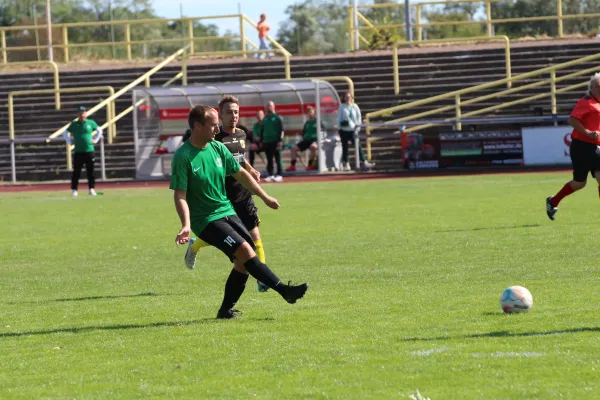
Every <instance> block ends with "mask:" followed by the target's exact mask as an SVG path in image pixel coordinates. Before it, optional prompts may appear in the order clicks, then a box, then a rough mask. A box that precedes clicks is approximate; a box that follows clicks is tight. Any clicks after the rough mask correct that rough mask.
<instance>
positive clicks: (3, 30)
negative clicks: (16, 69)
mask: <svg viewBox="0 0 600 400" xmlns="http://www.w3.org/2000/svg"><path fill="white" fill-rule="evenodd" d="M226 18H237V19H239V23H240V34H239V35H228V36H203V37H194V22H195V21H200V20H207V19H226ZM171 22H176V23H181V24H182V25H184V26H185V25H187V36H185V37H181V38H171V39H148V40H131V28H132V26H136V25H148V24H167V23H171ZM244 22H248V23H250V25H251V26H252V27H253V28H254V29H257V26H256V24H255V23H254V22H253V21H252V20H251V19H250V18H248V17H247V16H246V15H244V14H231V15H216V16H208V17H185V18H151V19H148V18H147V19H134V20H117V21H95V22H77V23H63V24H52V27H53V28H55V29H60V30H61V32H62V34H61V36H62V43H56V44H53V48H58V49H63V54H64V61H65V62H69V59H70V54H69V50H70V49H74V48H92V47H104V46H111V47H116V46H121V47H126V49H127V59H128V60H132V46H133V45H140V44H173V43H183V44H187V45H189V46H190V48H189V54H190V55H193V54H195V43H197V42H198V41H201V42H204V41H207V40H208V41H214V40H221V39H240V47H241V52H242V53H241V54H242V55H243V56H244V57H246V52H245V51H246V42H247V35H246V31H245V27H244ZM101 26H124V28H125V33H124V40H120V41H114V40H113V41H109V42H88V43H69V29H70V28H71V29H72V28H77V29H81V28H88V27H101ZM46 27H47V26H46V25H21V26H7V27H0V51H1V52H2V62H3V64H7V63H8V56H7V52H9V51H28V50H37V51H39V50H45V49H46V46H43V45H35V46H33V45H32V46H10V47H8V46H7V45H6V37H7V32H12V31H32V30H39V29H46ZM268 39H269V40H270V41H271V43H272V44H273V46H274V47H275V48H276V49H279V50H280V52H281V53H287V55H288V56H291V53H290V52H288V51H287V50H286V49H285V48H284V47H283V46H282V45H281V44H280V43H279V42H277V41H276V40H275V39H273V38H272V37H270V36H269V37H268ZM38 57H39V56H38Z"/></svg>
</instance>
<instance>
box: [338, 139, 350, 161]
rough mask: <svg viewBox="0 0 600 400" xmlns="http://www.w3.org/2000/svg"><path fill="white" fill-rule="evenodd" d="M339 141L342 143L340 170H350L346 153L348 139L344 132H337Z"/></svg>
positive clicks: (348, 154) (348, 155) (348, 156)
mask: <svg viewBox="0 0 600 400" xmlns="http://www.w3.org/2000/svg"><path fill="white" fill-rule="evenodd" d="M339 134H340V140H341V142H342V169H344V170H346V171H349V170H350V153H349V152H348V142H349V141H350V140H349V137H348V133H347V132H346V131H342V130H340V131H339Z"/></svg>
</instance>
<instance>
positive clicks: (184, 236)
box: [175, 226, 191, 245]
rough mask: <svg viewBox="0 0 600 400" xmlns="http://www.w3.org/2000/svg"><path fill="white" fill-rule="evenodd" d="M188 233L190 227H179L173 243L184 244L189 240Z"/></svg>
mask: <svg viewBox="0 0 600 400" xmlns="http://www.w3.org/2000/svg"><path fill="white" fill-rule="evenodd" d="M190 233H191V229H190V227H189V226H184V227H183V228H181V230H180V231H179V233H178V234H177V237H176V238H175V244H177V245H181V244H186V243H187V242H189V241H190Z"/></svg>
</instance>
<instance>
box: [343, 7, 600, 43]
mask: <svg viewBox="0 0 600 400" xmlns="http://www.w3.org/2000/svg"><path fill="white" fill-rule="evenodd" d="M497 1H503V0H449V1H430V2H423V3H417V4H416V7H417V9H416V11H417V12H416V23H415V24H412V26H413V27H414V28H416V30H417V40H418V41H422V40H423V28H426V27H435V26H468V25H482V24H485V25H486V31H487V32H486V33H487V35H488V36H489V37H491V36H493V25H494V24H506V23H518V22H534V21H556V23H557V37H559V38H562V37H564V31H563V22H564V21H565V20H571V19H589V18H598V17H600V13H589V14H568V15H563V13H562V0H556V10H557V11H556V15H546V16H536V17H519V18H502V19H493V18H492V10H491V3H494V2H497ZM464 3H483V4H484V5H485V19H482V20H478V21H439V22H435V21H433V22H429V23H422V22H421V21H422V7H423V6H425V5H446V4H464ZM402 7H404V4H401V3H386V4H373V5H360V6H358V8H359V9H389V8H402ZM351 9H352V8H351V7H349V10H351ZM361 17H362V18H361ZM359 18H360V19H361V20H362V21H363V22H365V24H366V25H367V26H361V27H358V29H359V30H377V29H392V28H400V27H403V26H404V24H386V25H376V24H373V23H372V22H371V21H368V19H367V18H366V17H364V15H362V14H360V15H359ZM348 20H349V28H350V29H351V31H350V35H351V36H352V37H353V35H354V28H355V27H354V26H353V22H352V13H351V12H349V13H348ZM365 42H366V43H367V44H368V43H369V42H368V41H366V40H365ZM350 47H351V50H352V51H356V50H358V49H355V48H354V42H353V41H351V46H350Z"/></svg>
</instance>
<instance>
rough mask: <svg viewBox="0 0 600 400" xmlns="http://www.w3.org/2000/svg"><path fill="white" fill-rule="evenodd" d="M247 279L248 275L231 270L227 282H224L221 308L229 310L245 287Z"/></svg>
mask: <svg viewBox="0 0 600 400" xmlns="http://www.w3.org/2000/svg"><path fill="white" fill-rule="evenodd" d="M247 281H248V275H246V274H243V273H241V272H238V271H236V270H235V269H232V270H231V273H230V274H229V278H227V282H225V296H224V297H223V303H222V304H221V310H223V311H226V310H231V309H232V308H233V306H235V303H237V301H238V300H239V299H240V297H241V296H242V293H244V289H245V288H246V282H247Z"/></svg>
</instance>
